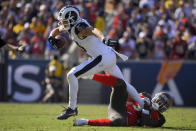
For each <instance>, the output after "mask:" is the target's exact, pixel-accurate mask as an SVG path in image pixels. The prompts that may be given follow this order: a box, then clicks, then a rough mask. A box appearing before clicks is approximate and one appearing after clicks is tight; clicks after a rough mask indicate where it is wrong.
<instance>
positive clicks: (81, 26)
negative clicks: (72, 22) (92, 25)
mask: <svg viewBox="0 0 196 131" xmlns="http://www.w3.org/2000/svg"><path fill="white" fill-rule="evenodd" d="M86 27H89V25H87V24H86V23H85V22H81V23H78V24H77V25H76V26H75V33H76V34H77V35H78V34H79V33H80V31H82V30H83V29H85V28H86Z"/></svg>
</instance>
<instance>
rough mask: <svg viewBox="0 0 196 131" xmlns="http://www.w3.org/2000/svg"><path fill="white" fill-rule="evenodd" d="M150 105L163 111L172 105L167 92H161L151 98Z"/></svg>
mask: <svg viewBox="0 0 196 131" xmlns="http://www.w3.org/2000/svg"><path fill="white" fill-rule="evenodd" d="M152 105H153V107H154V108H155V109H156V110H158V111H159V112H161V113H163V112H165V111H166V110H167V109H168V108H169V107H170V106H171V105H172V99H171V97H170V96H169V94H167V93H165V92H161V93H158V94H156V95H155V96H154V97H153V98H152Z"/></svg>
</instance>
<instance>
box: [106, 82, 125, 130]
mask: <svg viewBox="0 0 196 131" xmlns="http://www.w3.org/2000/svg"><path fill="white" fill-rule="evenodd" d="M126 87H127V86H126V83H125V82H124V80H122V79H117V81H116V84H115V86H114V87H113V88H112V92H111V97H110V104H109V107H108V117H109V119H110V120H111V126H125V125H126V116H127V112H126V100H127V97H128V94H127V90H126Z"/></svg>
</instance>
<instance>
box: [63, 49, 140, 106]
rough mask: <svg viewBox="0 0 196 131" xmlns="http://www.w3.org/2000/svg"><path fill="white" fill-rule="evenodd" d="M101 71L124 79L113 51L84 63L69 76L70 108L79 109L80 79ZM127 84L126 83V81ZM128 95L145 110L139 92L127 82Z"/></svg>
mask: <svg viewBox="0 0 196 131" xmlns="http://www.w3.org/2000/svg"><path fill="white" fill-rule="evenodd" d="M101 71H106V72H108V73H110V74H111V75H113V76H116V77H118V78H120V79H123V80H124V81H125V79H124V77H123V74H122V72H121V71H120V69H119V67H118V66H117V65H116V54H115V53H114V52H113V51H112V50H111V51H109V52H107V53H106V54H102V55H99V56H97V57H95V58H92V59H90V60H87V61H84V62H83V63H81V64H80V65H78V66H76V67H74V68H72V69H71V71H70V72H69V73H68V74H67V78H68V82H69V105H68V107H70V108H72V109H75V108H76V107H77V93H78V78H81V77H84V76H90V75H93V74H95V73H99V72H101ZM125 82H126V81H125ZM126 85H127V92H128V94H129V95H130V96H131V97H132V98H133V99H134V100H135V101H136V102H138V104H139V105H140V107H141V108H143V105H144V102H143V100H142V99H141V97H140V95H139V94H138V92H137V90H136V89H135V88H134V87H133V86H132V85H130V84H129V83H128V82H126Z"/></svg>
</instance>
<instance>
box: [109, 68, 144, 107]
mask: <svg viewBox="0 0 196 131" xmlns="http://www.w3.org/2000/svg"><path fill="white" fill-rule="evenodd" d="M106 71H107V72H109V73H110V74H111V75H112V76H115V77H117V78H120V79H123V80H124V81H125V83H126V85H127V88H126V89H127V92H128V94H129V96H130V97H131V98H132V99H133V100H135V101H136V102H137V103H138V104H139V105H140V107H141V108H143V106H144V101H143V100H142V99H141V97H140V95H139V93H138V92H137V90H136V89H135V88H134V87H133V86H132V85H131V84H129V83H128V82H127V81H126V80H125V79H124V77H123V74H122V72H121V71H120V69H119V67H118V66H117V65H115V66H113V67H112V68H109V69H107V70H106Z"/></svg>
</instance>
